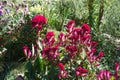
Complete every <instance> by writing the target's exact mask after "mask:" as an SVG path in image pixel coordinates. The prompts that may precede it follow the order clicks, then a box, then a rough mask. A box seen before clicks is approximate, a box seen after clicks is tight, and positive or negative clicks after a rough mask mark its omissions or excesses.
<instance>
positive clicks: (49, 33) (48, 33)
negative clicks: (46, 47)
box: [46, 32, 54, 41]
mask: <svg viewBox="0 0 120 80" xmlns="http://www.w3.org/2000/svg"><path fill="white" fill-rule="evenodd" d="M53 36H54V32H47V33H46V39H47V40H48V41H49V40H50V39H51V38H52V37H53Z"/></svg>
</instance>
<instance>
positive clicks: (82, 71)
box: [75, 66, 88, 76]
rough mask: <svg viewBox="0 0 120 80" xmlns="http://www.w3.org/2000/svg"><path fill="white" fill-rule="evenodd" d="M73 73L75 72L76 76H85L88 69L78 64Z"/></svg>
mask: <svg viewBox="0 0 120 80" xmlns="http://www.w3.org/2000/svg"><path fill="white" fill-rule="evenodd" d="M75 73H76V76H86V75H87V73H88V70H87V69H84V68H82V67H80V66H79V67H77V68H76V72H75Z"/></svg>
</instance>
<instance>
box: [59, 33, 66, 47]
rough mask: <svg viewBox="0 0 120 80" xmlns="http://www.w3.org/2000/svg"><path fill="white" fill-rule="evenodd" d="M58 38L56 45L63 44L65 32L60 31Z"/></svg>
mask: <svg viewBox="0 0 120 80" xmlns="http://www.w3.org/2000/svg"><path fill="white" fill-rule="evenodd" d="M58 39H59V42H58V45H61V44H64V42H65V34H64V33H62V32H61V33H60V34H59V35H58Z"/></svg>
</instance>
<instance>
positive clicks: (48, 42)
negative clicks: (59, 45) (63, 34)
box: [45, 32, 55, 46]
mask: <svg viewBox="0 0 120 80" xmlns="http://www.w3.org/2000/svg"><path fill="white" fill-rule="evenodd" d="M54 42H55V39H54V32H47V33H46V39H45V44H46V46H52V44H53V43H54Z"/></svg>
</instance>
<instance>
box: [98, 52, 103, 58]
mask: <svg viewBox="0 0 120 80" xmlns="http://www.w3.org/2000/svg"><path fill="white" fill-rule="evenodd" d="M103 56H104V53H103V52H102V51H101V52H99V54H98V57H97V58H98V59H101V58H102V57H103Z"/></svg>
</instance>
